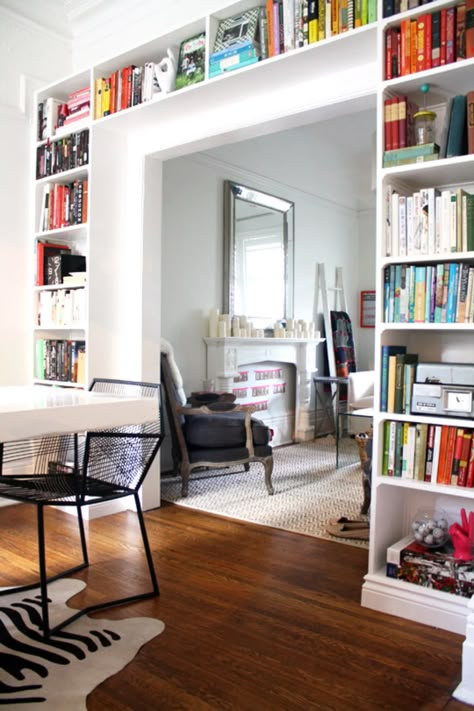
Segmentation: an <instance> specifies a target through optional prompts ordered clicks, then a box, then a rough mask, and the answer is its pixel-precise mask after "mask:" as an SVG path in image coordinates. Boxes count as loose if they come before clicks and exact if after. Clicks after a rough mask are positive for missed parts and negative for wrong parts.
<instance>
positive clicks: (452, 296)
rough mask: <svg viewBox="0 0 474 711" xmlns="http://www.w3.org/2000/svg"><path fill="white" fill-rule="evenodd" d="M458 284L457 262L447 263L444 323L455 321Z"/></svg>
mask: <svg viewBox="0 0 474 711" xmlns="http://www.w3.org/2000/svg"><path fill="white" fill-rule="evenodd" d="M458 284H459V264H457V263H456V262H451V263H450V265H449V280H448V306H447V312H446V323H454V322H455V321H456V306H457V297H458Z"/></svg>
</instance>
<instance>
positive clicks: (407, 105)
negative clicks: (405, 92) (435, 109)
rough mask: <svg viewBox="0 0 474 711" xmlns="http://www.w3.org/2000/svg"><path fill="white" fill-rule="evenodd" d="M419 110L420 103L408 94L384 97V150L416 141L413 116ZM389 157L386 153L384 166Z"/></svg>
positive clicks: (411, 144)
mask: <svg viewBox="0 0 474 711" xmlns="http://www.w3.org/2000/svg"><path fill="white" fill-rule="evenodd" d="M417 111H418V105H417V104H416V103H415V102H414V101H412V100H411V99H410V98H409V97H408V96H389V97H387V98H385V99H384V151H392V150H394V149H396V148H406V147H407V146H413V145H414V144H415V143H416V138H415V121H414V118H413V117H414V115H415V113H416V112H417ZM401 155H403V154H401ZM388 157H390V156H389V155H387V156H385V155H384V167H385V166H386V163H387V162H388V161H387V160H386V159H387V158H388Z"/></svg>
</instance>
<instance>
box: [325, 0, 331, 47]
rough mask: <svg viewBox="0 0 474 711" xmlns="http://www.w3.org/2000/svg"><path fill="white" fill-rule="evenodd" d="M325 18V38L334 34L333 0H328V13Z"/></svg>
mask: <svg viewBox="0 0 474 711" xmlns="http://www.w3.org/2000/svg"><path fill="white" fill-rule="evenodd" d="M324 20H325V24H326V34H325V38H326V39H327V38H328V37H331V35H332V17H331V0H326V14H325V17H324Z"/></svg>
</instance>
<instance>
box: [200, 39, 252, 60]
mask: <svg viewBox="0 0 474 711" xmlns="http://www.w3.org/2000/svg"><path fill="white" fill-rule="evenodd" d="M247 49H250V50H256V51H257V52H258V50H259V44H258V42H255V40H245V42H241V43H240V44H233V45H232V46H231V47H225V48H224V49H220V50H218V51H217V52H212V54H210V55H209V64H214V63H215V62H220V60H221V59H225V58H226V57H232V56H233V55H234V54H238V53H239V52H244V51H245V50H247Z"/></svg>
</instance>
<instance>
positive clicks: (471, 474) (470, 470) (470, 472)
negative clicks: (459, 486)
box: [466, 436, 474, 489]
mask: <svg viewBox="0 0 474 711" xmlns="http://www.w3.org/2000/svg"><path fill="white" fill-rule="evenodd" d="M466 486H467V487H468V488H470V489H472V487H473V486H474V436H473V437H472V440H471V454H470V455H469V462H468V465H467V480H466Z"/></svg>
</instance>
